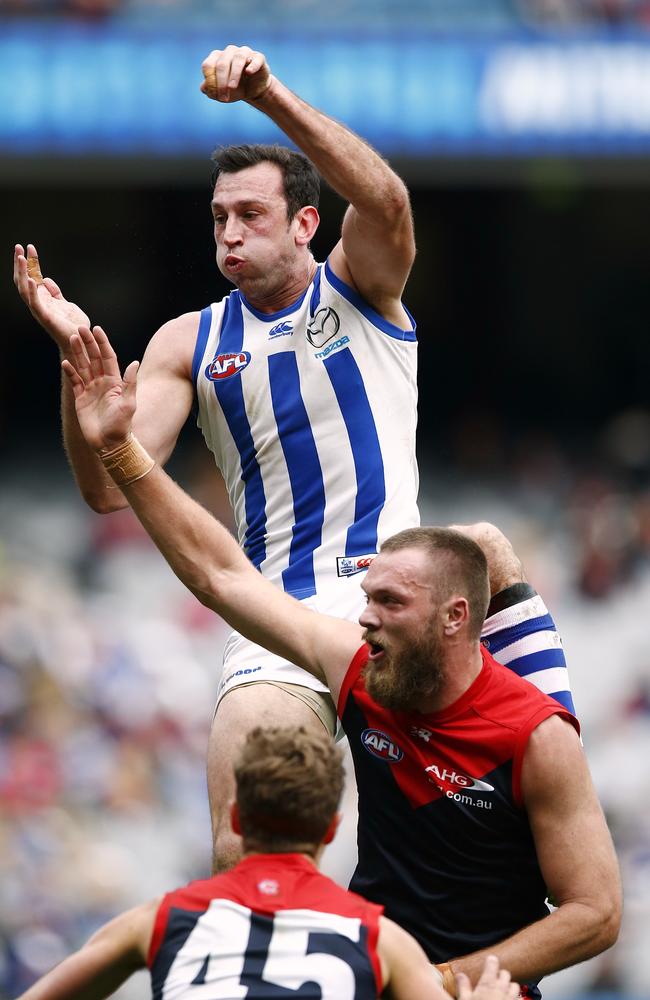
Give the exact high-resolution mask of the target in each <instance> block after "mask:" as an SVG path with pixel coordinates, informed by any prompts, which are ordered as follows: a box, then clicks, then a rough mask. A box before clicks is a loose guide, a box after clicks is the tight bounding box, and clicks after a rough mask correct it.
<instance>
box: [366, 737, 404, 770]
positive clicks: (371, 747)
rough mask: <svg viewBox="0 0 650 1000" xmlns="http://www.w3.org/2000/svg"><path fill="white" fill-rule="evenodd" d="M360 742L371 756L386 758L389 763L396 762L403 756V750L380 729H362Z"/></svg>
mask: <svg viewBox="0 0 650 1000" xmlns="http://www.w3.org/2000/svg"><path fill="white" fill-rule="evenodd" d="M361 742H362V743H363V745H364V747H365V748H366V750H367V751H368V753H371V754H372V755H373V757H379V759H380V760H386V761H388V763H389V764H397V762H398V761H399V760H401V759H402V757H403V756H404V752H403V751H402V750H401V749H400V748H399V747H398V745H397V743H393V741H392V740H391V739H390V737H388V736H386V733H382V731H381V729H364V731H363V732H362V733H361Z"/></svg>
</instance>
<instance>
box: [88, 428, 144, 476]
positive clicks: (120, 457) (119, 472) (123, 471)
mask: <svg viewBox="0 0 650 1000" xmlns="http://www.w3.org/2000/svg"><path fill="white" fill-rule="evenodd" d="M99 457H100V459H101V461H102V464H103V466H104V468H105V469H106V471H107V472H108V474H109V475H110V477H111V479H112V480H113V482H114V483H115V485H116V486H130V484H131V483H134V482H135V481H136V480H137V479H142V477H143V476H146V475H147V473H148V472H151V470H152V469H153V467H154V465H155V464H156V463H155V461H154V460H153V458H152V457H151V455H150V454H149V452H148V451H146V450H145V449H144V448H143V447H142V445H141V444H140V442H139V441H138V439H137V438H136V437H134V436H133V434H129V436H128V438H127V439H126V441H124V442H123V443H122V444H118V446H117V448H112V449H111V450H110V451H106V450H102V451H100V452H99Z"/></svg>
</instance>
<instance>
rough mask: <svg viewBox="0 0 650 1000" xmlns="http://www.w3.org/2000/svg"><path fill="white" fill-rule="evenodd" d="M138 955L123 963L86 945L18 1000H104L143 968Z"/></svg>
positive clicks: (90, 945) (128, 958)
mask: <svg viewBox="0 0 650 1000" xmlns="http://www.w3.org/2000/svg"><path fill="white" fill-rule="evenodd" d="M143 964H144V963H143V962H142V961H141V960H139V959H138V957H137V956H134V955H130V956H124V957H123V958H121V959H120V960H117V961H116V960H114V959H113V958H112V957H107V956H106V954H105V952H104V950H103V949H102V948H98V947H95V946H94V945H92V944H88V945H86V946H85V947H84V948H81V949H80V950H79V951H77V952H75V954H74V955H70V956H69V958H66V959H65V960H64V961H63V962H61V964H60V965H57V966H56V967H55V968H54V969H52V970H51V972H48V973H47V974H46V975H45V976H43V977H42V978H41V979H39V980H38V982H36V983H34V985H33V986H31V987H30V988H29V989H28V990H27V991H26V992H25V993H23V994H22V995H21V996H20V997H18V1000H104V998H105V997H109V996H111V994H112V993H114V992H115V990H117V989H118V988H119V987H120V986H121V985H122V983H124V982H125V981H126V980H127V979H128V978H129V976H131V975H132V974H133V973H134V972H135V971H137V969H139V968H142V967H143Z"/></svg>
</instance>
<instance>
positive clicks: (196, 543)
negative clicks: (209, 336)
mask: <svg viewBox="0 0 650 1000" xmlns="http://www.w3.org/2000/svg"><path fill="white" fill-rule="evenodd" d="M71 344H72V352H73V361H74V364H72V363H71V362H70V361H67V360H65V361H64V362H63V369H64V371H65V373H66V375H67V376H68V378H69V379H70V383H71V386H72V390H73V392H74V396H75V402H76V407H77V414H78V417H79V424H80V427H81V430H82V432H83V434H84V437H85V440H86V442H87V443H88V445H89V447H90V448H92V449H93V451H94V452H96V453H97V454H100V453H101V454H102V455H103V456H104V461H105V463H106V465H107V467H108V466H110V467H111V476H112V477H113V479H114V480H115V482H116V483H118V484H119V485H120V486H121V488H122V491H123V493H124V495H125V496H126V498H127V499H128V501H129V503H130V504H131V507H132V508H133V510H134V511H135V513H136V514H137V516H138V518H139V519H140V521H141V522H142V524H143V525H144V527H145V529H146V530H147V532H148V533H149V534H150V535H151V537H152V539H153V541H154V542H155V544H156V545H157V546H158V548H159V549H160V551H161V552H162V554H163V556H164V557H165V559H166V560H167V562H168V563H169V565H170V566H171V568H172V569H173V570H174V572H175V573H176V575H177V576H178V577H179V579H180V580H182V582H183V583H184V584H185V585H186V587H188V588H189V590H191V591H192V593H194V594H195V595H196V597H197V598H198V599H199V600H200V601H201V602H202V603H203V604H205V605H206V606H207V607H209V608H212V609H213V610H214V611H216V612H218V613H219V614H220V615H221V616H222V617H223V618H224V619H225V620H226V621H227V622H229V623H230V624H231V625H232V626H233V627H234V628H236V629H237V630H238V631H239V632H241V633H242V634H243V635H245V636H247V637H248V638H249V639H252V640H253V641H254V642H256V643H258V644H259V645H261V646H265V647H266V648H267V649H270V650H271V651H272V652H274V653H277V654H279V655H280V656H283V657H285V658H286V659H288V660H289V661H290V662H292V663H296V664H298V665H299V666H301V667H304V668H305V669H306V670H308V671H310V672H311V673H313V674H314V675H315V676H317V677H319V678H321V679H322V680H324V681H325V682H326V683H327V685H328V686H329V687H330V690H331V691H332V695H333V697H334V699H335V700H336V699H337V697H338V693H339V689H340V685H341V682H342V680H343V677H344V676H345V673H346V671H347V668H348V665H349V663H350V661H351V659H352V657H353V655H354V653H355V651H356V650H357V649H358V647H359V646H360V645H361V628H360V626H359V625H355V624H353V623H352V622H347V621H341V620H340V619H338V618H329V617H327V616H325V615H319V614H316V613H315V612H314V611H311V610H309V609H308V608H307V607H305V605H304V604H301V603H300V601H296V600H295V599H294V598H293V597H290V596H289V595H288V594H285V593H283V592H282V591H280V590H278V588H277V587H275V586H273V584H271V583H269V581H268V580H265V579H264V577H262V575H261V574H260V573H258V572H257V570H255V568H254V567H253V565H252V563H251V562H250V561H249V560H248V559H247V558H246V556H245V555H244V554H243V552H242V551H241V549H240V548H239V545H238V544H237V542H236V541H235V539H234V538H233V537H232V535H231V534H230V533H229V531H228V530H227V529H226V528H224V526H223V525H222V524H220V523H219V522H218V521H217V520H216V519H215V518H213V517H212V516H211V515H210V514H209V513H208V512H207V511H206V510H204V508H203V507H201V506H200V505H199V504H198V503H196V502H195V501H194V500H192V499H191V498H190V497H189V496H188V495H187V494H186V493H185V492H184V491H183V490H182V489H181V488H180V487H179V486H177V485H176V483H174V482H173V481H172V480H171V479H170V478H169V476H167V475H166V473H165V472H163V470H162V469H161V468H160V466H158V465H156V464H155V462H154V461H153V459H152V458H151V457H150V456H149V455H148V454H147V453H146V452H145V451H144V450H143V449H142V447H141V446H139V445H138V444H137V443H135V444H134V443H133V442H132V440H131V437H130V436H131V425H132V419H133V414H134V413H135V411H136V401H135V393H136V379H137V368H138V365H137V362H133V363H132V364H131V365H129V367H128V368H127V370H126V372H125V373H124V380H122V379H121V378H120V376H119V368H118V365H117V358H116V357H115V353H114V352H113V350H112V348H111V345H110V343H109V342H108V338H107V337H106V334H105V333H104V332H103V331H102V330H101V329H100V327H95V328H94V329H93V331H92V333H91V331H90V330H88V329H85V330H81V331H80V334H78V335H77V336H76V337H73V338H72V339H71Z"/></svg>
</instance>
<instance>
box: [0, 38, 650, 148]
mask: <svg viewBox="0 0 650 1000" xmlns="http://www.w3.org/2000/svg"><path fill="white" fill-rule="evenodd" d="M0 29H1V30H0V150H1V151H2V152H3V153H5V154H9V155H11V154H14V155H25V154H37V153H48V154H50V155H52V154H54V155H56V154H61V155H86V154H88V155H97V154H102V155H109V156H110V155H112V156H132V155H137V156H143V155H144V156H149V155H170V156H202V157H203V156H205V155H206V152H209V150H210V149H211V148H212V147H213V146H214V145H216V144H217V143H222V142H223V143H228V142H238V141H248V142H255V141H257V142H263V141H269V140H275V139H278V138H279V135H280V134H279V133H278V132H277V131H276V129H275V127H274V126H273V125H272V124H271V123H270V122H269V121H268V120H267V119H266V118H265V117H264V116H263V115H260V114H258V113H257V112H255V111H254V110H252V109H250V108H248V107H247V106H244V105H238V106H235V107H233V108H228V110H227V112H225V111H224V112H223V113H220V112H219V110H218V109H216V108H215V106H214V104H212V103H211V102H210V101H208V100H207V99H206V98H205V97H203V95H201V94H200V93H199V90H198V85H199V82H200V64H201V61H202V59H203V58H204V56H205V55H206V54H207V52H206V43H205V38H206V33H205V31H203V30H196V29H183V28H182V27H179V25H178V24H174V25H173V26H170V27H169V29H168V30H166V31H163V30H162V29H161V30H147V29H145V28H143V27H137V26H132V27H129V26H128V25H126V24H121V25H114V26H80V25H75V24H71V23H69V22H68V23H65V22H62V23H58V24H57V23H53V24H48V25H47V27H45V26H43V25H39V24H37V23H34V22H29V23H26V22H20V21H5V22H4V23H2V22H0ZM239 34H241V29H240V31H239ZM247 34H248V33H247ZM251 44H253V45H255V46H257V47H259V48H263V49H264V51H266V52H267V53H268V55H269V59H270V61H271V63H272V66H273V69H274V71H275V72H276V73H277V74H278V76H280V78H281V79H283V80H285V81H286V82H287V83H288V85H289V86H291V87H292V88H294V89H295V90H297V91H298V92H299V93H300V94H301V95H302V96H304V97H306V99H307V100H309V101H311V102H313V103H315V104H317V105H318V106H319V107H321V108H323V110H325V111H327V112H328V113H330V114H332V115H334V116H335V117H337V118H340V119H342V120H343V121H345V122H346V123H348V124H349V125H350V126H351V127H352V128H355V129H357V130H358V131H359V132H361V133H362V134H363V135H364V136H366V137H367V138H368V139H369V140H370V141H371V142H373V143H374V144H376V145H377V146H378V147H379V148H381V149H382V150H383V151H384V152H385V153H387V154H388V155H396V156H409V157H423V158H427V157H431V156H437V155H442V156H444V155H455V156H458V155H490V156H517V155H539V154H542V155H543V154H545V153H548V154H552V153H561V154H577V155H580V154H584V155H594V154H596V155H598V154H602V155H608V154H609V155H614V154H615V155H617V156H626V155H627V156H635V155H648V154H649V153H650V37H649V36H647V35H638V36H637V35H632V36H631V35H624V36H623V35H611V34H608V35H594V34H591V35H588V36H581V35H577V34H575V33H573V34H569V35H562V36H551V35H548V34H545V35H532V34H521V35H517V34H513V35H509V36H494V35H490V36H482V35H475V36H471V37H467V38H463V37H459V36H441V35H428V36H426V35H425V36H422V35H415V34H408V33H405V34H397V35H395V36H391V37H385V36H380V35H377V36H374V37H368V38H366V39H365V40H362V41H360V40H359V39H358V38H356V37H355V38H351V37H345V36H342V37H340V38H334V37H329V36H327V37H323V36H320V35H319V36H318V37H317V38H310V39H307V38H306V37H304V36H299V35H298V34H295V35H293V36H292V37H291V38H287V37H284V36H280V35H274V34H270V33H269V34H268V35H265V36H257V37H254V38H252V39H251ZM359 60H361V61H362V63H363V65H364V73H363V74H358V72H357V70H356V67H357V66H358V64H359Z"/></svg>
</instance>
